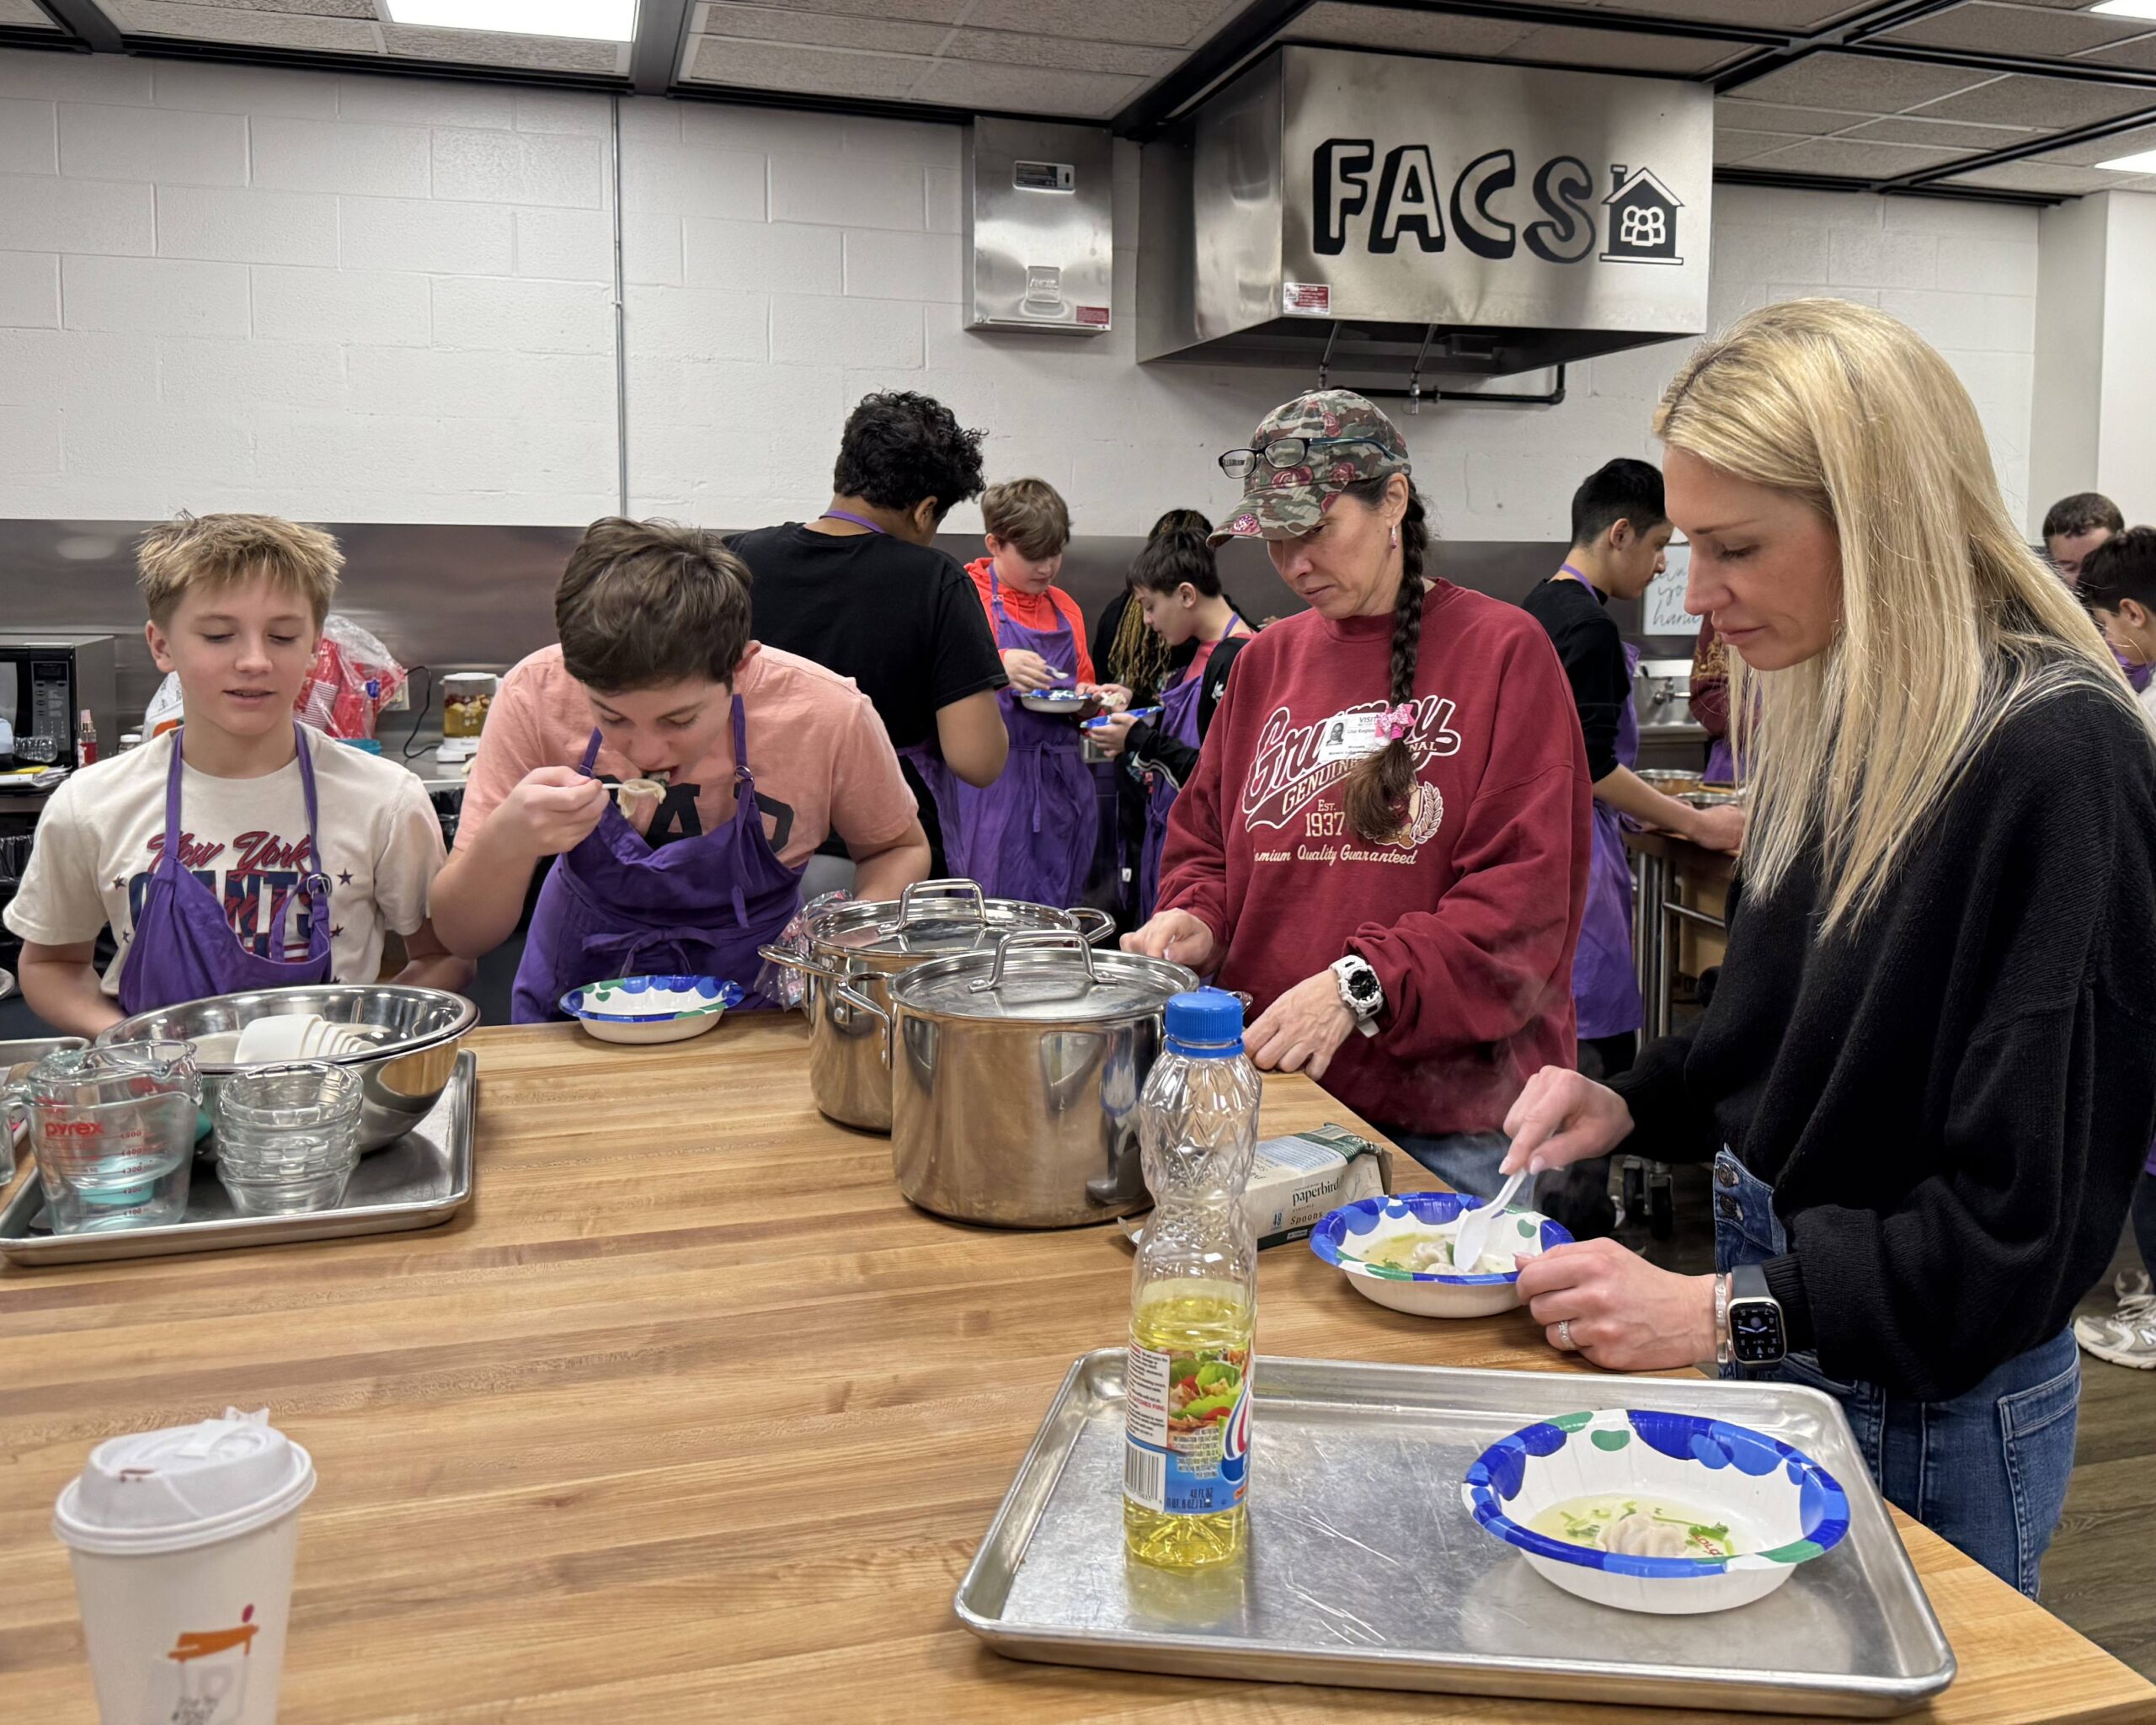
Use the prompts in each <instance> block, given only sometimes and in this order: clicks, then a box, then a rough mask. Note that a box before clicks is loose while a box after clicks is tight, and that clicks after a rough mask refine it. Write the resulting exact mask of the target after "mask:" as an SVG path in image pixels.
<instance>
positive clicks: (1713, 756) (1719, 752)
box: [1706, 737, 1737, 785]
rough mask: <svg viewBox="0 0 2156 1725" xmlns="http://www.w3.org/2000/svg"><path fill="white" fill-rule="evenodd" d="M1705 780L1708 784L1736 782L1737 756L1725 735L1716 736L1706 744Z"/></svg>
mask: <svg viewBox="0 0 2156 1725" xmlns="http://www.w3.org/2000/svg"><path fill="white" fill-rule="evenodd" d="M1706 782H1708V783H1709V784H1710V785H1733V784H1735V783H1736V782H1737V756H1735V755H1734V754H1732V752H1731V750H1730V746H1729V739H1728V738H1727V737H1716V739H1715V740H1714V741H1713V742H1711V743H1710V744H1709V745H1707V771H1706Z"/></svg>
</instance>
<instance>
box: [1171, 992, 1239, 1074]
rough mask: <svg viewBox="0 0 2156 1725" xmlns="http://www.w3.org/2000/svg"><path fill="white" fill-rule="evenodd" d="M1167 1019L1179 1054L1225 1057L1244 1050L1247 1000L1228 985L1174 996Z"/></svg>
mask: <svg viewBox="0 0 2156 1725" xmlns="http://www.w3.org/2000/svg"><path fill="white" fill-rule="evenodd" d="M1167 1019H1168V1043H1169V1045H1170V1046H1171V1047H1172V1048H1173V1049H1175V1051H1176V1052H1177V1054H1179V1055H1192V1056H1193V1057H1195V1058H1197V1059H1198V1060H1232V1059H1233V1058H1234V1057H1235V1055H1239V1054H1241V1052H1242V1051H1243V1003H1242V1002H1241V1001H1239V1000H1237V999H1236V998H1235V996H1233V995H1231V994H1230V993H1229V992H1228V991H1226V990H1225V989H1220V988H1201V989H1198V990H1196V991H1193V992H1192V993H1189V994H1179V995H1176V996H1172V997H1171V999H1170V1000H1169V1001H1168V1014H1167Z"/></svg>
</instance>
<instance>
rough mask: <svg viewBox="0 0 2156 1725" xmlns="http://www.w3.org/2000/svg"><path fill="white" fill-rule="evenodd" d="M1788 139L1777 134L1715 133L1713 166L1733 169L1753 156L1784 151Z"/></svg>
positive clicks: (1766, 132) (1765, 132)
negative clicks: (1773, 151) (1772, 151)
mask: <svg viewBox="0 0 2156 1725" xmlns="http://www.w3.org/2000/svg"><path fill="white" fill-rule="evenodd" d="M1789 142H1790V141H1789V139H1787V138H1786V137H1784V136H1782V135H1781V134H1780V133H1779V132H1771V131H1723V130H1721V129H1720V128H1716V132H1715V165H1716V167H1717V168H1721V167H1734V166H1735V165H1736V164H1737V163H1740V162H1749V161H1750V160H1751V159H1752V158H1753V157H1754V156H1764V155H1765V154H1766V153H1767V152H1769V151H1770V150H1781V149H1786V148H1788V147H1789Z"/></svg>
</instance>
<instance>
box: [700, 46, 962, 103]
mask: <svg viewBox="0 0 2156 1725" xmlns="http://www.w3.org/2000/svg"><path fill="white" fill-rule="evenodd" d="M928 67H929V61H926V60H924V59H920V58H917V57H911V56H906V57H901V56H899V55H896V54H842V53H840V52H837V51H835V50H833V49H829V48H797V47H793V46H791V45H780V44H777V43H772V42H740V41H734V40H730V39H728V38H726V37H723V36H705V37H702V38H701V39H700V40H698V41H697V43H696V53H695V55H694V56H693V58H692V59H691V62H690V65H689V68H688V70H687V71H686V72H685V73H684V74H683V76H684V77H686V79H687V81H688V82H689V83H697V84H734V85H740V86H745V87H746V88H750V89H756V90H793V91H798V92H799V93H803V94H804V95H817V96H867V97H873V98H874V99H878V100H879V101H896V100H901V99H904V98H905V97H907V96H910V95H911V94H912V93H913V87H914V86H915V84H916V83H920V82H921V74H922V73H923V72H926V71H927V70H928Z"/></svg>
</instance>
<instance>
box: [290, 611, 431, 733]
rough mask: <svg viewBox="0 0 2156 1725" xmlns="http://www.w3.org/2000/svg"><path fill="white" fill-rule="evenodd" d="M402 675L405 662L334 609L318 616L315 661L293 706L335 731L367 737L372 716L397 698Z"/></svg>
mask: <svg viewBox="0 0 2156 1725" xmlns="http://www.w3.org/2000/svg"><path fill="white" fill-rule="evenodd" d="M404 679H405V670H404V667H403V665H399V664H398V662H397V661H396V660H394V659H393V658H392V657H391V656H390V653H389V649H387V647H385V646H383V645H382V643H381V642H380V641H378V640H376V638H374V637H373V636H372V635H371V634H370V633H367V631H366V630H365V629H363V628H360V626H359V625H358V624H357V623H355V622H353V621H352V620H351V619H350V617H339V616H337V615H336V614H335V613H334V612H332V613H331V614H330V615H329V616H328V617H324V618H323V620H322V639H321V640H320V641H319V642H318V643H317V644H316V646H315V649H314V664H313V665H312V666H311V667H310V668H309V670H308V671H307V681H305V682H304V683H302V684H301V685H300V693H299V699H298V700H296V701H295V702H293V703H292V712H293V713H294V715H295V716H296V717H297V718H299V719H300V720H301V721H302V723H304V724H311V725H312V726H313V727H314V728H315V729H317V730H318V731H322V732H324V733H326V734H328V735H330V736H333V737H371V736H372V735H373V734H374V724H375V719H376V717H377V716H378V715H379V714H380V713H381V712H382V709H383V708H385V707H387V706H388V705H389V703H390V702H392V701H394V700H395V699H396V698H397V696H398V692H399V691H400V690H402V689H403V686H404Z"/></svg>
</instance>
